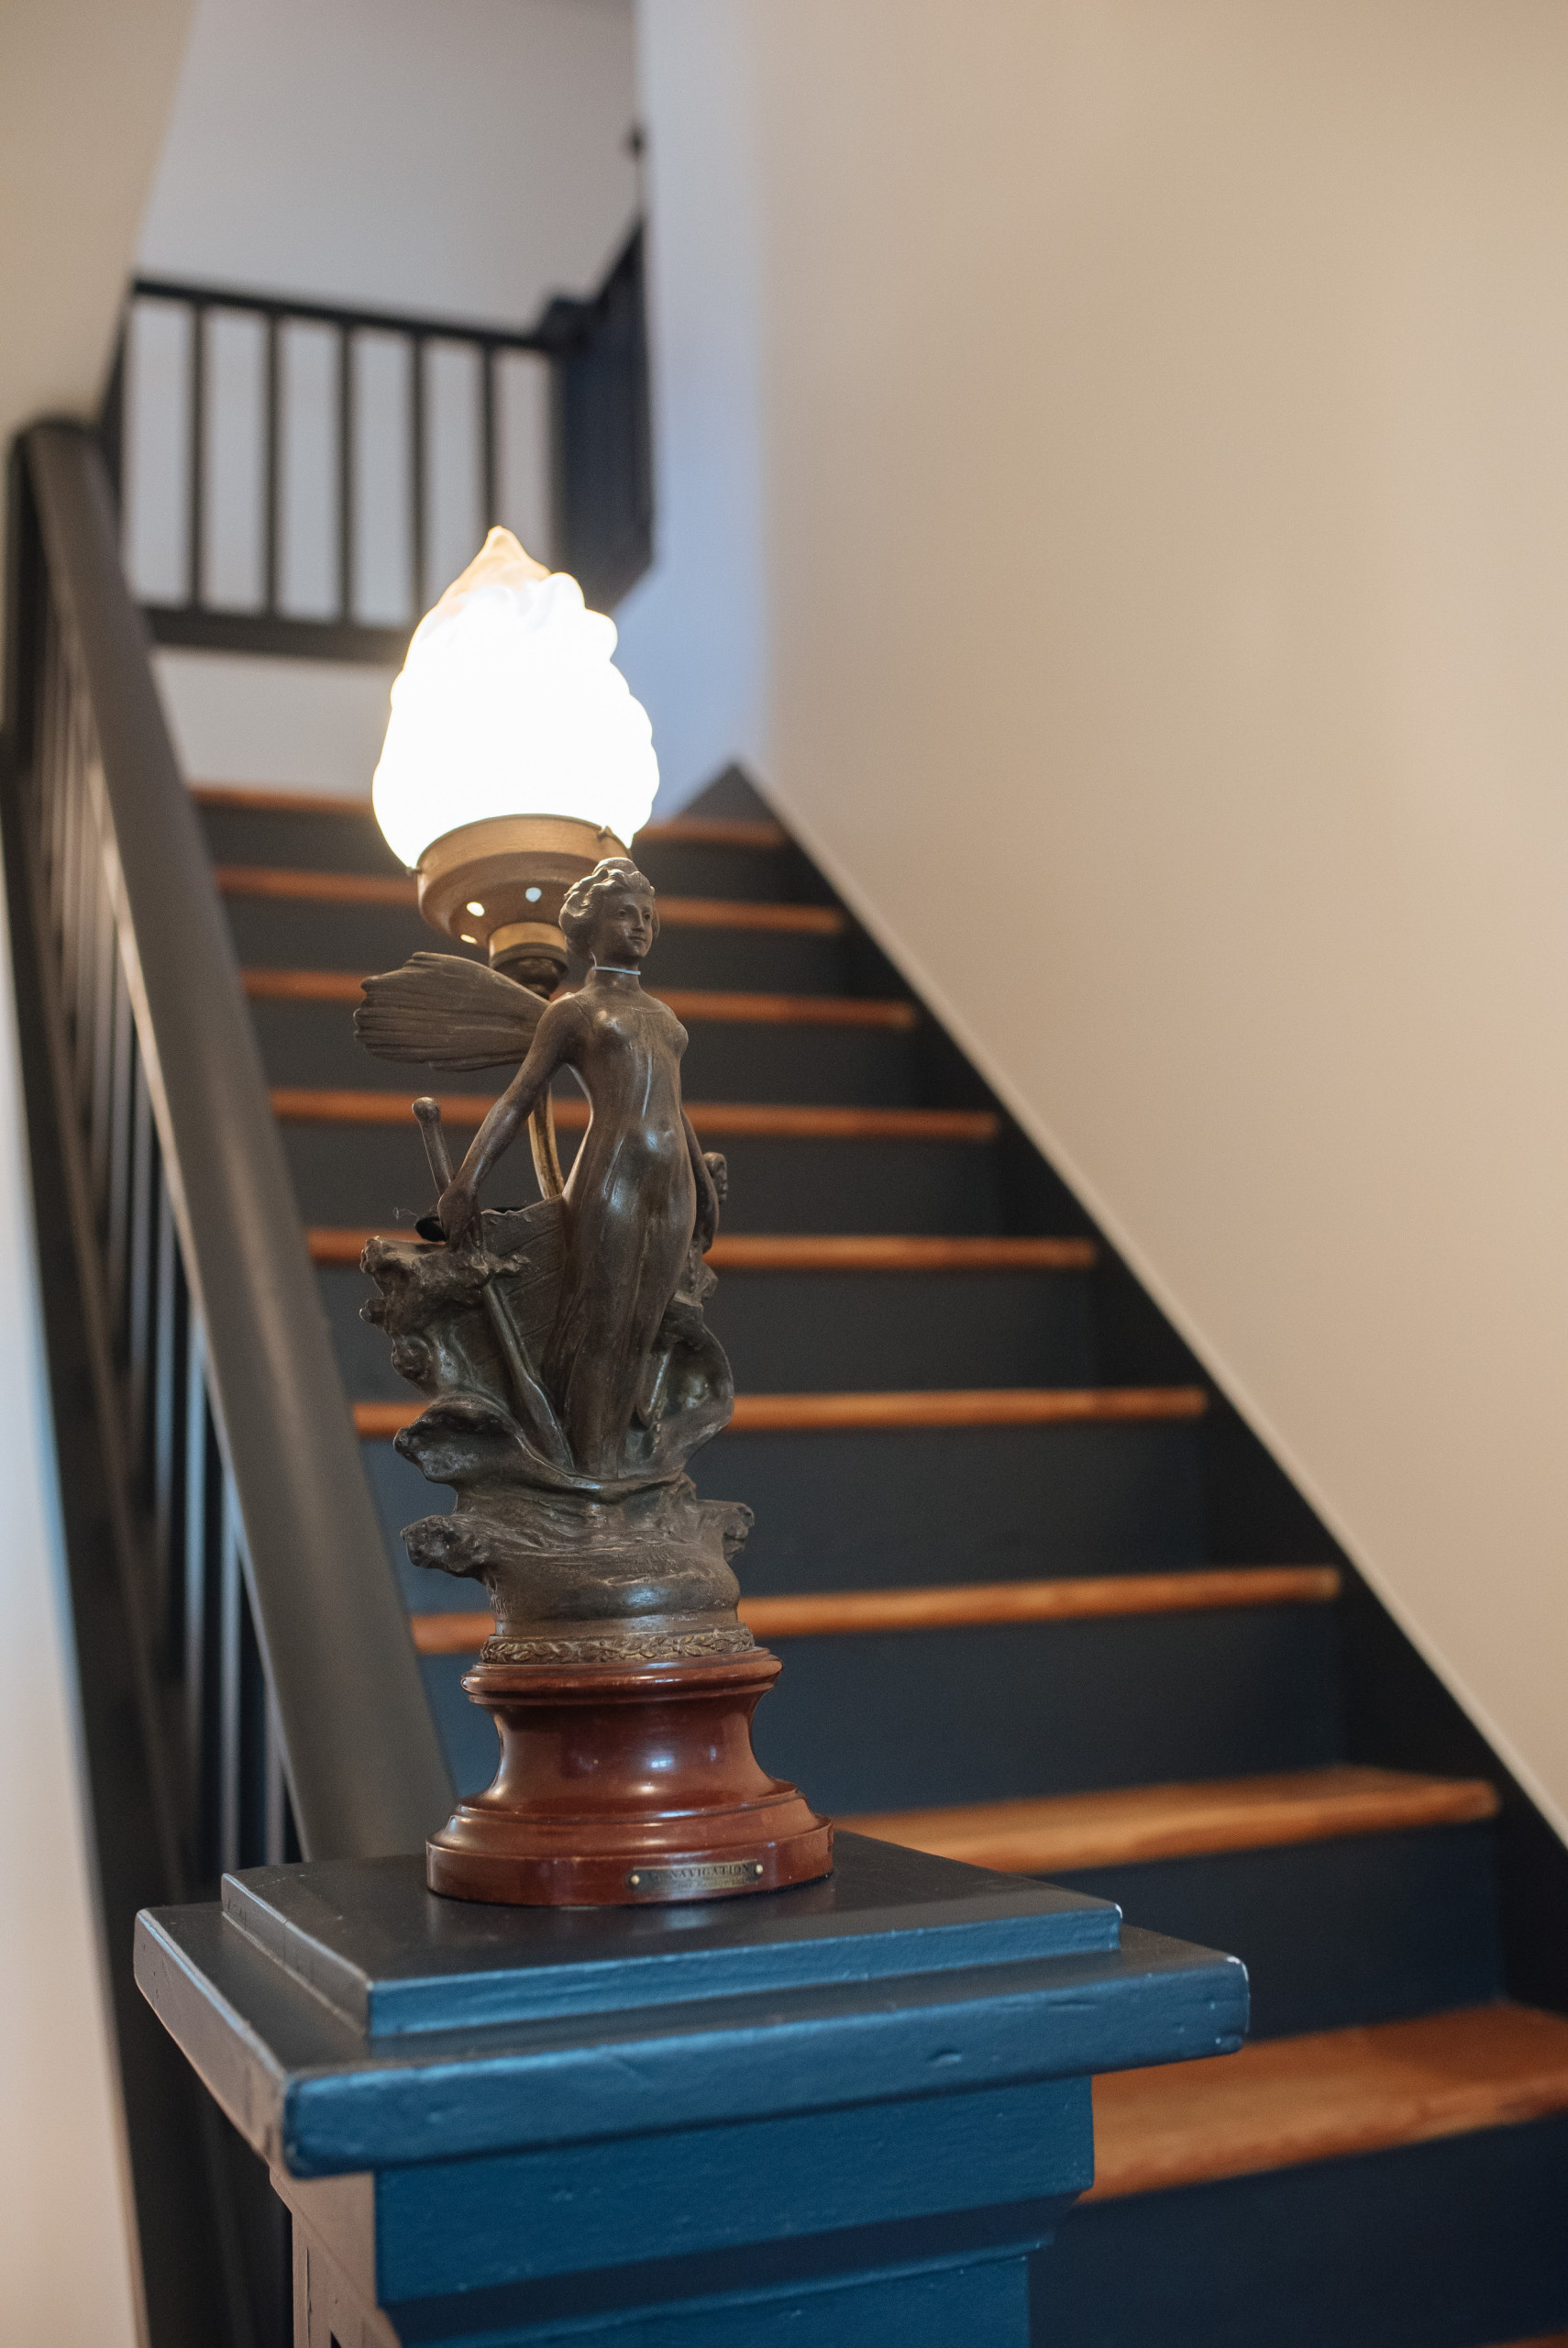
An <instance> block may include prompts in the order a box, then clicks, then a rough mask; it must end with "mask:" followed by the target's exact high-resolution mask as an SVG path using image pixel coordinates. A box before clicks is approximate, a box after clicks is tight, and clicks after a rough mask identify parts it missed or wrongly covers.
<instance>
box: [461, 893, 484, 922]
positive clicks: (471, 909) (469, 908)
mask: <svg viewBox="0 0 1568 2348" xmlns="http://www.w3.org/2000/svg"><path fill="white" fill-rule="evenodd" d="M464 911H465V912H467V913H470V914H476V915H477V916H478V918H479V919H480V921H482V920H483V919H484V907H483V906H482V905H481V904H478V903H475V901H474V899H473V898H472V897H470V898H469V902H468V904H467V905H466V906H465V908H464Z"/></svg>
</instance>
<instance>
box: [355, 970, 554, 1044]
mask: <svg viewBox="0 0 1568 2348" xmlns="http://www.w3.org/2000/svg"><path fill="white" fill-rule="evenodd" d="M364 987H365V1000H364V1002H362V1003H361V1004H360V1005H359V1009H358V1010H357V1011H356V1012H355V1013H354V1033H355V1034H356V1035H357V1036H359V1041H360V1042H361V1044H363V1045H364V1047H365V1049H366V1050H367V1051H368V1052H374V1053H375V1055H376V1057H377V1058H378V1059H383V1060H414V1061H417V1062H418V1063H419V1064H420V1065H421V1066H422V1067H425V1068H451V1069H473V1068H499V1067H501V1066H502V1063H503V1062H505V1061H508V1060H510V1061H511V1062H512V1063H513V1065H515V1064H516V1063H517V1062H518V1061H519V1060H521V1059H523V1058H525V1057H526V1055H527V1050H528V1047H529V1045H530V1044H531V1043H532V1042H533V1040H534V1030H535V1028H536V1026H537V1025H538V1024H539V1016H540V1013H542V1012H543V1010H544V1008H545V1006H544V1003H543V1002H542V1001H541V1000H540V998H539V997H538V996H537V995H536V994H531V993H530V992H529V991H528V989H527V988H526V987H521V986H519V985H518V983H517V981H516V980H515V979H509V978H507V977H506V976H505V975H504V974H503V973H502V971H500V970H491V969H488V968H487V967H486V965H485V964H484V963H483V962H469V961H465V960H464V958H463V957H462V956H461V955H459V954H416V955H415V956H414V958H413V960H412V961H409V962H405V963H404V964H403V968H402V969H401V970H388V971H385V972H384V973H383V974H382V976H381V977H380V978H378V979H367V980H365V981H364Z"/></svg>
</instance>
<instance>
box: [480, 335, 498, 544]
mask: <svg viewBox="0 0 1568 2348" xmlns="http://www.w3.org/2000/svg"><path fill="white" fill-rule="evenodd" d="M495 359H496V351H495V345H494V343H493V342H485V343H481V344H480V441H481V445H480V461H481V462H482V464H483V467H484V526H485V532H486V535H487V536H488V534H489V533H490V532H491V530H493V529H494V527H495V526H496V524H497V523H498V522H499V521H500V519H501V512H500V500H499V497H498V494H497V481H496V472H497V467H496V451H495Z"/></svg>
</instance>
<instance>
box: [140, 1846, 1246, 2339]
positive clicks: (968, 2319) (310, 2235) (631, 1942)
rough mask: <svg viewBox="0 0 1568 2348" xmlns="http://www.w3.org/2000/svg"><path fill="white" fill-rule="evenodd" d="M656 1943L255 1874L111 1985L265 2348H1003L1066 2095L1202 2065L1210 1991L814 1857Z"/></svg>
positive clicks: (916, 1879)
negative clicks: (244, 2172) (234, 2244)
mask: <svg viewBox="0 0 1568 2348" xmlns="http://www.w3.org/2000/svg"><path fill="white" fill-rule="evenodd" d="M836 1857H837V1866H836V1869H835V1872H834V1874H833V1875H832V1876H831V1877H827V1878H826V1879H825V1880H823V1881H822V1882H819V1883H813V1884H807V1885H802V1886H801V1887H799V1888H796V1889H793V1890H787V1891H779V1892H774V1893H771V1894H767V1895H762V1896H758V1897H754V1898H750V1899H734V1900H725V1901H720V1902H710V1903H707V1904H703V1905H691V1906H685V1907H668V1906H659V1907H649V1908H615V1909H525V1908H506V1907H483V1906H480V1905H477V1904H474V1903H471V1902H468V1901H457V1900H447V1899H436V1898H435V1897H434V1896H433V1895H432V1894H431V1893H429V1892H428V1891H427V1890H426V1889H425V1881H424V1862H423V1860H422V1859H419V1858H407V1859H403V1858H392V1859H379V1860H356V1861H342V1862H330V1861H329V1862H319V1863H315V1864H312V1865H306V1866H288V1867H264V1868H257V1869H254V1870H252V1871H250V1872H248V1873H247V1874H243V1875H237V1876H230V1877H226V1879H225V1883H224V1887H223V1901H222V1905H221V1907H220V1906H218V1905H216V1904H213V1905H209V1906H204V1907H193V1908H182V1909H169V1910H164V1911H160V1912H159V1913H155V1914H144V1915H143V1916H142V1917H141V1919H140V1922H139V1927H138V1947H137V1977H138V1980H139V1982H140V1984H141V1988H142V1989H143V1991H144V1993H145V1994H146V1996H147V1997H148V1998H149V1999H150V2001H151V2003H152V2005H153V2006H154V2007H155V2008H156V2010H157V2011H158V2013H159V2014H160V2017H161V2019H162V2021H163V2022H164V2023H165V2025H166V2026H167V2028H168V2029H169V2030H170V2031H171V2032H172V2034H173V2036H174V2037H175V2038H176V2039H177V2040H178V2042H179V2043H180V2045H181V2046H182V2049H183V2050H184V2053H185V2054H186V2055H187V2056H188V2057H189V2059H190V2061H191V2062H192V2063H193V2065H194V2066H195V2068H196V2069H197V2071H198V2072H199V2073H200V2074H201V2077H203V2079H204V2081H205V2082H206V2085H207V2087H208V2088H210V2089H211V2091H212V2093H213V2094H214V2095H215V2097H216V2099H217V2100H218V2102H219V2103H220V2104H221V2105H222V2106H223V2108H224V2110H226V2112H227V2114H228V2116H229V2118H230V2119H231V2120H232V2121H234V2123H235V2125H236V2127H237V2128H238V2129H239V2130H240V2132H242V2134H243V2135H244V2136H245V2137H246V2138H247V2139H248V2142H249V2143H251V2144H252V2145H253V2146H254V2148H255V2149H256V2151H257V2152H259V2154H262V2155H263V2156H264V2157H265V2158H266V2160H267V2161H268V2162H269V2164H270V2165H271V2174H272V2178H273V2182H274V2184H275V2186H276V2187H277V2190H278V2191H279V2193H280V2194H281V2195H282V2198H283V2199H284V2200H285V2201H286V2202H287V2203H288V2205H289V2208H290V2210H292V2211H293V2225H294V2278H295V2280H294V2294H295V2322H296V2340H297V2342H298V2348H332V2343H333V2342H336V2343H337V2348H389V2343H393V2342H414V2341H419V2342H451V2343H457V2342H466V2343H474V2348H477V2344H478V2343H480V2342H483V2343H484V2344H485V2348H506V2343H511V2342H515V2343H517V2348H523V2343H532V2342H546V2341H553V2340H558V2339H564V2338H570V2339H573V2340H584V2339H585V2340H588V2341H598V2340H600V2339H603V2340H604V2342H606V2348H609V2343H611V2342H613V2343H615V2348H633V2343H646V2348H654V2343H656V2342H657V2343H658V2348H773V2343H775V2342H778V2343H780V2348H783V2343H786V2342H787V2343H789V2348H953V2344H954V2343H955V2342H961V2343H964V2344H965V2348H970V2343H973V2348H979V2344H980V2343H981V2342H984V2343H985V2348H1005V2343H1017V2348H1023V2343H1025V2342H1026V2341H1027V2339H1028V2329H1029V2325H1028V2261H1029V2255H1030V2254H1031V2253H1032V2251H1035V2250H1037V2249H1039V2248H1040V2247H1041V2245H1042V2244H1043V2243H1046V2242H1048V2241H1049V2239H1050V2237H1051V2233H1052V2231H1053V2229H1054V2228H1055V2226H1056V2225H1057V2224H1058V2223H1059V2222H1060V2221H1061V2220H1062V2219H1063V2217H1064V2216H1065V2215H1066V2212H1067V2210H1069V2209H1070V2207H1071V2205H1072V2202H1073V2200H1074V2198H1075V2197H1076V2196H1077V2194H1079V2193H1080V2192H1082V2191H1083V2189H1084V2188H1085V2187H1087V2186H1088V2184H1089V2183H1090V2181H1091V2179H1092V2176H1093V2171H1094V2156H1093V2142H1092V2125H1091V2117H1090V2106H1089V2082H1090V2077H1091V2075H1092V2074H1093V2073H1094V2072H1096V2071H1105V2070H1116V2069H1121V2068H1125V2067H1127V2066H1132V2065H1134V2064H1146V2063H1163V2062H1175V2061H1180V2060H1183V2059H1185V2058H1187V2057H1190V2056H1193V2055H1201V2054H1219V2053H1223V2052H1226V2051H1228V2050H1230V2049H1231V2048H1233V2047H1234V2046H1235V2045H1236V2044H1237V2043H1239V2041H1240V2038H1241V2035H1242V2031H1243V2030H1244V2028H1245V2025H1246V2012H1247V1988H1246V1976H1245V1973H1244V1972H1243V1970H1242V1966H1240V1965H1239V1964H1238V1963H1237V1962H1236V1960H1235V1959H1234V1958H1232V1957H1224V1956H1217V1955H1214V1954H1213V1953H1212V1952H1210V1951H1209V1950H1204V1949H1196V1948H1189V1947H1187V1946H1186V1945H1185V1944H1182V1943H1180V1942H1176V1941H1169V1940H1164V1939H1161V1938H1158V1937H1157V1936H1155V1935H1154V1934H1153V1933H1142V1932H1135V1931H1133V1930H1132V1929H1130V1928H1127V1929H1124V1928H1122V1926H1121V1917H1120V1913H1119V1911H1117V1910H1116V1909H1115V1908H1113V1907H1110V1906H1108V1905H1107V1904H1105V1903H1104V1902H1103V1901H1099V1900H1093V1899H1084V1898H1081V1897H1079V1896H1078V1895H1077V1894H1076V1893H1072V1892H1066V1891H1058V1890H1055V1889H1053V1888H1051V1887H1049V1886H1048V1885H1043V1884H1037V1883H1032V1882H1029V1881H1020V1880H1018V1879H1016V1878H1013V1877H1005V1876H997V1875H991V1874H988V1873H986V1872H984V1871H983V1870H981V1869H979V1868H976V1867H967V1866H957V1865H955V1864H954V1863H952V1862H951V1861H948V1860H943V1859H933V1858H926V1857H922V1856H921V1855H919V1854H917V1853H915V1852H911V1851H904V1850H900V1849H897V1848H895V1847H894V1846H892V1845H890V1844H880V1843H872V1842H868V1841H867V1840H865V1839H864V1838H862V1837H860V1836H858V1835H854V1834H843V1835H841V1836H840V1837H839V1839H838V1844H837V1852H836Z"/></svg>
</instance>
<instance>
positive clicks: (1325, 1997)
mask: <svg viewBox="0 0 1568 2348" xmlns="http://www.w3.org/2000/svg"><path fill="white" fill-rule="evenodd" d="M1494 1865H1495V1831H1494V1829H1493V1827H1492V1826H1491V1824H1490V1823H1489V1822H1485V1823H1481V1824H1477V1825H1474V1826H1445V1827H1441V1828H1438V1829H1436V1830H1433V1829H1430V1828H1428V1829H1423V1830H1421V1831H1419V1832H1418V1833H1401V1834H1347V1835H1342V1836H1341V1837H1340V1838H1338V1839H1337V1840H1335V1841H1333V1842H1327V1843H1288V1844H1281V1845H1278V1846H1276V1847H1275V1848H1274V1849H1265V1850H1258V1851H1220V1852H1213V1853H1209V1854H1208V1855H1197V1856H1193V1857H1188V1858H1176V1859H1155V1860H1150V1861H1145V1862H1144V1863H1143V1864H1142V1865H1139V1866H1108V1867H1082V1868H1075V1869H1071V1870H1064V1869H1061V1868H1056V1869H1054V1870H1053V1872H1052V1876H1051V1881H1052V1882H1053V1883H1060V1884H1066V1885H1067V1886H1068V1887H1070V1888H1072V1889H1073V1890H1075V1891H1087V1892H1088V1893H1090V1894H1092V1896H1093V1897H1094V1898H1095V1899H1114V1900H1115V1901H1116V1902H1117V1904H1118V1906H1119V1907H1121V1909H1123V1910H1124V1911H1125V1912H1126V1913H1127V1914H1128V1915H1129V1916H1135V1917H1136V1918H1137V1919H1138V1921H1139V1922H1140V1923H1141V1924H1144V1925H1147V1926H1148V1927H1150V1928H1151V1929H1152V1930H1154V1931H1156V1932H1161V1933H1173V1934H1176V1935H1179V1934H1180V1933H1181V1930H1182V1927H1183V1924H1184V1922H1191V1921H1192V1920H1193V1919H1194V1918H1195V1917H1201V1918H1202V1920H1203V1925H1204V1929H1205V1931H1207V1932H1215V1933H1219V1934H1220V1938H1221V1940H1222V1941H1223V1944H1224V1945H1225V1947H1226V1948H1227V1949H1229V1950H1230V1951H1231V1954H1232V1955H1236V1956H1239V1957H1240V1958H1241V1960H1242V1964H1243V1965H1245V1966H1246V1968H1247V1974H1248V1978H1249V1980H1250V1982H1251V1984H1252V1995H1253V2004H1252V2017H1251V2020H1250V2022H1249V2024H1248V2035H1249V2037H1252V2038H1284V2037H1290V2036H1294V2035H1295V2033H1296V2032H1299V2031H1308V2030H1344V2029H1348V2028H1350V2027H1351V2025H1352V2024H1353V2023H1358V2022H1379V2021H1404V2020H1407V2019H1408V2018H1411V2017H1413V2016H1415V2015H1417V2014H1428V2013H1442V2012H1445V2011H1449V2010H1453V2009H1456V2008H1458V2007H1460V2006H1476V2005H1484V2004H1485V2003H1486V2002H1487V2000H1488V1999H1493V1998H1498V1997H1501V1996H1502V1994H1503V1960H1502V1950H1501V1947H1500V1945H1499V1944H1498V1938H1497V1920H1496V1890H1495V1883H1494Z"/></svg>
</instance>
